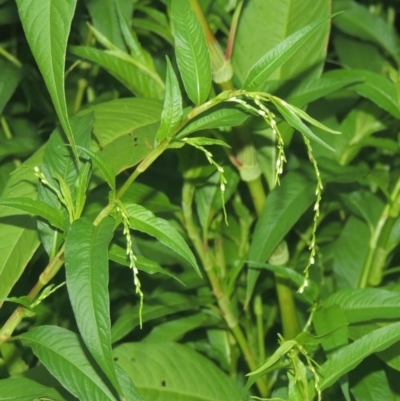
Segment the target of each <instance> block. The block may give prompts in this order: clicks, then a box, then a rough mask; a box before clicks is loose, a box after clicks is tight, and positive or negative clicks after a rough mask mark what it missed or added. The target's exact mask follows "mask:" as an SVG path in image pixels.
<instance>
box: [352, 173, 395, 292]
mask: <svg viewBox="0 0 400 401" xmlns="http://www.w3.org/2000/svg"><path fill="white" fill-rule="evenodd" d="M399 197H400V178H399V179H398V181H397V182H396V184H395V186H394V189H393V191H392V193H391V195H390V201H389V203H388V204H387V205H386V206H385V207H384V209H383V211H382V213H381V216H380V217H379V220H378V222H377V224H376V225H375V227H374V230H373V232H372V234H371V239H370V243H369V250H368V255H367V259H366V262H365V264H364V269H363V271H362V273H361V276H360V279H359V282H358V287H359V288H365V287H366V286H367V285H368V284H371V285H378V284H379V283H380V281H381V278H382V270H383V268H384V266H385V263H386V257H387V252H386V248H387V241H388V239H389V234H390V230H391V227H392V225H393V223H394V219H395V218H397V217H398V214H399V209H400V207H399V205H398V204H399V202H400V201H399Z"/></svg>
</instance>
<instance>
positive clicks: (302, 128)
mask: <svg viewBox="0 0 400 401" xmlns="http://www.w3.org/2000/svg"><path fill="white" fill-rule="evenodd" d="M271 102H272V103H273V104H274V105H275V106H276V108H277V109H278V110H279V112H280V113H281V114H282V116H283V118H284V119H285V120H286V122H287V123H288V124H289V125H291V126H292V127H293V128H294V129H296V130H298V131H299V132H301V133H302V134H303V135H305V136H306V137H307V138H310V139H311V140H313V141H315V142H318V143H319V144H320V145H322V146H324V147H325V148H327V149H329V150H332V151H334V149H333V148H332V147H331V146H329V145H328V144H326V143H325V142H324V141H323V140H322V139H320V138H318V137H317V135H315V134H314V133H313V132H312V131H311V130H310V128H308V127H307V125H305V124H304V123H303V121H302V120H301V119H300V117H299V116H298V115H297V114H296V113H294V111H292V110H291V108H290V106H289V105H288V104H287V103H286V102H285V101H284V100H281V99H278V98H276V97H274V96H272V97H271Z"/></svg>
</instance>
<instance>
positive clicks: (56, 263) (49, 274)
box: [0, 246, 65, 345]
mask: <svg viewBox="0 0 400 401" xmlns="http://www.w3.org/2000/svg"><path fill="white" fill-rule="evenodd" d="M64 250H65V246H63V247H62V248H61V249H60V250H59V252H58V254H57V255H56V256H55V258H54V259H53V260H52V261H51V262H50V263H49V264H48V265H47V267H46V268H45V269H44V270H43V272H42V274H41V275H40V277H39V280H38V281H37V283H36V284H35V286H34V287H33V288H32V289H31V291H30V292H29V294H28V297H29V299H30V300H31V301H33V299H34V298H35V297H36V296H37V295H38V294H39V292H40V291H41V290H42V289H43V287H44V286H46V285H47V284H48V283H49V282H50V280H51V279H52V278H53V277H54V276H55V275H56V274H57V272H58V271H59V270H60V268H61V267H62V265H63V264H64ZM23 318H24V308H23V307H22V306H19V307H18V308H17V309H16V310H15V311H14V312H13V314H12V315H11V316H10V317H9V318H8V320H7V322H6V323H5V324H4V325H3V327H2V328H1V329H0V345H1V344H3V343H4V342H5V341H7V340H8V339H9V338H10V337H11V335H12V333H13V332H14V330H15V329H16V328H17V326H18V325H19V323H20V322H21V321H22V319H23Z"/></svg>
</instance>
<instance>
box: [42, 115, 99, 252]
mask: <svg viewBox="0 0 400 401" xmlns="http://www.w3.org/2000/svg"><path fill="white" fill-rule="evenodd" d="M70 123H71V127H72V129H73V132H74V138H75V142H76V144H77V145H80V146H81V147H83V148H89V147H90V134H91V132H92V128H93V113H91V112H89V113H87V114H85V115H83V116H79V117H78V116H75V117H72V118H71V119H70ZM77 151H78V150H77ZM40 171H41V172H42V173H43V174H44V175H45V177H46V180H47V181H48V182H49V183H50V184H51V185H52V186H53V187H55V188H58V189H59V190H60V191H61V192H62V193H63V194H64V195H65V196H66V198H67V199H68V209H69V213H67V211H66V209H65V207H64V206H63V205H62V204H61V202H60V200H59V199H58V197H57V195H56V194H55V193H54V192H53V190H52V189H50V188H49V187H48V186H47V185H44V184H42V183H40V184H39V189H38V199H39V200H41V201H44V202H46V203H47V204H48V205H51V206H53V207H54V208H57V209H60V210H62V211H63V213H64V214H65V219H66V220H71V217H70V216H69V214H71V215H72V214H73V213H72V210H71V209H73V207H74V201H75V183H76V180H77V178H78V174H79V171H78V168H77V166H76V163H75V162H74V160H73V155H72V152H71V148H70V147H69V146H66V144H65V143H64V139H63V136H62V132H61V129H60V128H57V129H55V130H54V131H53V132H52V134H51V135H50V139H49V140H48V141H47V143H46V147H45V151H44V155H43V161H42V164H41V166H40ZM38 228H39V232H40V238H41V240H42V243H43V246H44V248H45V249H46V251H47V253H48V254H49V255H50V256H51V257H52V256H54V251H55V250H57V249H58V247H59V246H60V245H61V240H62V238H61V236H60V235H59V233H58V231H56V230H54V229H53V227H51V226H49V225H48V224H47V223H46V222H44V221H41V220H39V221H38Z"/></svg>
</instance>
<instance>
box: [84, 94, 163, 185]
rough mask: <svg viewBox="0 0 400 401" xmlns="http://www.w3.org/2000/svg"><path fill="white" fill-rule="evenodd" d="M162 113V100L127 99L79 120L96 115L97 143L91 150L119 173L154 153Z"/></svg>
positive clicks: (101, 106)
mask: <svg viewBox="0 0 400 401" xmlns="http://www.w3.org/2000/svg"><path fill="white" fill-rule="evenodd" d="M161 110H162V103H161V102H160V101H158V100H155V99H144V98H140V99H139V98H126V99H116V100H112V101H110V102H106V103H101V104H98V105H95V106H93V107H90V108H88V109H85V110H83V111H82V112H80V113H79V116H84V115H86V114H88V113H92V112H93V113H94V126H93V132H94V136H95V139H94V141H93V142H92V144H91V149H92V150H93V151H94V152H96V153H97V152H99V154H100V155H101V157H102V158H103V159H104V160H106V161H107V162H108V163H109V164H110V165H111V166H112V168H113V170H114V171H115V172H116V173H119V172H121V171H122V170H125V169H126V168H128V167H131V166H133V165H135V164H137V163H138V162H139V161H140V160H142V159H143V158H144V157H145V156H146V155H147V154H148V153H150V151H151V150H152V149H153V144H154V140H155V133H156V131H157V127H158V123H159V121H160V116H161ZM94 175H97V172H96V171H94ZM101 181H103V180H102V179H101Z"/></svg>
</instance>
